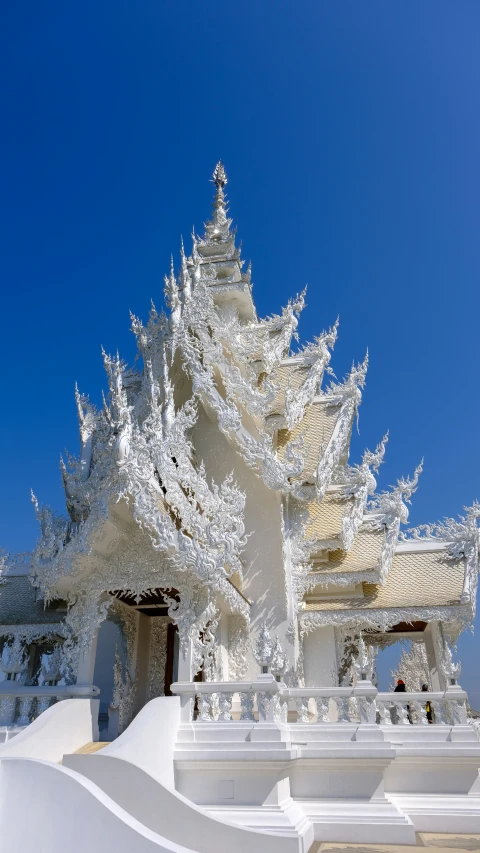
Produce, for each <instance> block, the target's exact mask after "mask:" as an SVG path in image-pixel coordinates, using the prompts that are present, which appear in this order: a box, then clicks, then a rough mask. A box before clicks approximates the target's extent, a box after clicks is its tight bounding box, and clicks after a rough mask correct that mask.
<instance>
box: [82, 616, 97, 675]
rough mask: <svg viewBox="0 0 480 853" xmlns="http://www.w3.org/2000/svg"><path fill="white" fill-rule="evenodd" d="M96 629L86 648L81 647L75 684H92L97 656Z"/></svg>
mask: <svg viewBox="0 0 480 853" xmlns="http://www.w3.org/2000/svg"><path fill="white" fill-rule="evenodd" d="M97 638H98V628H97V629H96V630H95V634H94V635H93V638H92V640H91V642H90V644H89V645H88V646H81V647H80V652H79V657H78V668H77V684H93V672H94V669H95V658H96V656H97Z"/></svg>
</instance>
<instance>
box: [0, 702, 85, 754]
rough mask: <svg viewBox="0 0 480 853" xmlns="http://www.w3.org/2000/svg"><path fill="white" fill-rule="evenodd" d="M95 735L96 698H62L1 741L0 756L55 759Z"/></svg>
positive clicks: (82, 744)
mask: <svg viewBox="0 0 480 853" xmlns="http://www.w3.org/2000/svg"><path fill="white" fill-rule="evenodd" d="M97 739H98V699H63V700H62V701H61V702H57V703H56V705H52V707H51V708H47V710H46V711H44V712H43V713H42V714H40V716H39V717H37V719H36V720H34V721H33V723H30V725H29V726H27V727H26V728H25V729H23V731H21V732H20V734H18V735H17V736H16V737H14V738H12V740H9V741H7V742H6V743H4V744H2V745H1V746H0V759H2V758H8V757H10V756H21V757H22V758H42V759H44V760H45V761H55V762H57V761H61V760H62V758H63V756H64V754H65V753H66V752H75V750H77V749H80V747H81V746H84V745H85V744H86V743H89V742H90V741H93V740H97Z"/></svg>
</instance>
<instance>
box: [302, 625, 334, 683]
mask: <svg viewBox="0 0 480 853" xmlns="http://www.w3.org/2000/svg"><path fill="white" fill-rule="evenodd" d="M303 668H304V673H305V686H306V687H336V686H337V685H338V667H337V650H336V647H335V628H334V627H333V625H325V626H324V627H323V628H316V629H315V630H314V631H310V632H309V633H308V634H306V635H305V637H304V640H303Z"/></svg>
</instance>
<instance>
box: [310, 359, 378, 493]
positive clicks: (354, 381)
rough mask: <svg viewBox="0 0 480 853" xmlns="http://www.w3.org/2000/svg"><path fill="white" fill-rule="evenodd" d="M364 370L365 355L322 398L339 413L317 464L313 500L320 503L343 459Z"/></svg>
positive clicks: (360, 394)
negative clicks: (343, 378) (342, 380)
mask: <svg viewBox="0 0 480 853" xmlns="http://www.w3.org/2000/svg"><path fill="white" fill-rule="evenodd" d="M367 368H368V353H367V355H366V356H365V359H364V361H363V363H362V364H359V365H358V366H357V367H355V366H353V367H352V369H351V371H350V373H349V374H348V376H347V378H346V379H345V381H344V382H343V383H342V384H341V385H338V384H335V383H332V384H331V385H330V387H329V389H328V391H327V393H326V394H325V395H324V396H325V399H326V400H327V401H328V404H329V405H332V406H340V412H339V415H338V418H337V422H336V424H335V428H334V430H333V433H332V437H331V438H330V441H329V442H328V445H327V447H326V448H325V451H324V453H323V455H322V456H321V458H320V460H319V463H318V465H317V471H316V475H315V488H316V492H317V500H322V498H323V497H324V496H325V493H326V491H327V488H328V486H329V484H330V481H331V479H332V475H333V472H334V471H335V469H336V468H337V467H338V465H339V464H340V461H341V459H342V457H343V456H346V451H347V447H348V443H349V440H350V431H351V427H352V422H353V419H354V417H355V414H356V413H357V412H358V407H359V405H360V403H361V399H362V392H361V389H362V388H363V387H364V385H365V377H366V375H367Z"/></svg>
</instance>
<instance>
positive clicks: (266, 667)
mask: <svg viewBox="0 0 480 853" xmlns="http://www.w3.org/2000/svg"><path fill="white" fill-rule="evenodd" d="M274 649H275V646H274V643H273V640H272V638H271V636H270V631H269V630H268V628H267V626H266V624H265V622H264V623H263V624H262V627H261V628H260V633H259V635H258V637H257V640H256V642H255V643H252V651H253V654H254V657H255V660H256V661H257V663H258V665H259V667H260V672H261V673H262V674H263V675H265V674H267V673H268V672H270V668H271V665H272V660H273V653H274Z"/></svg>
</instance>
